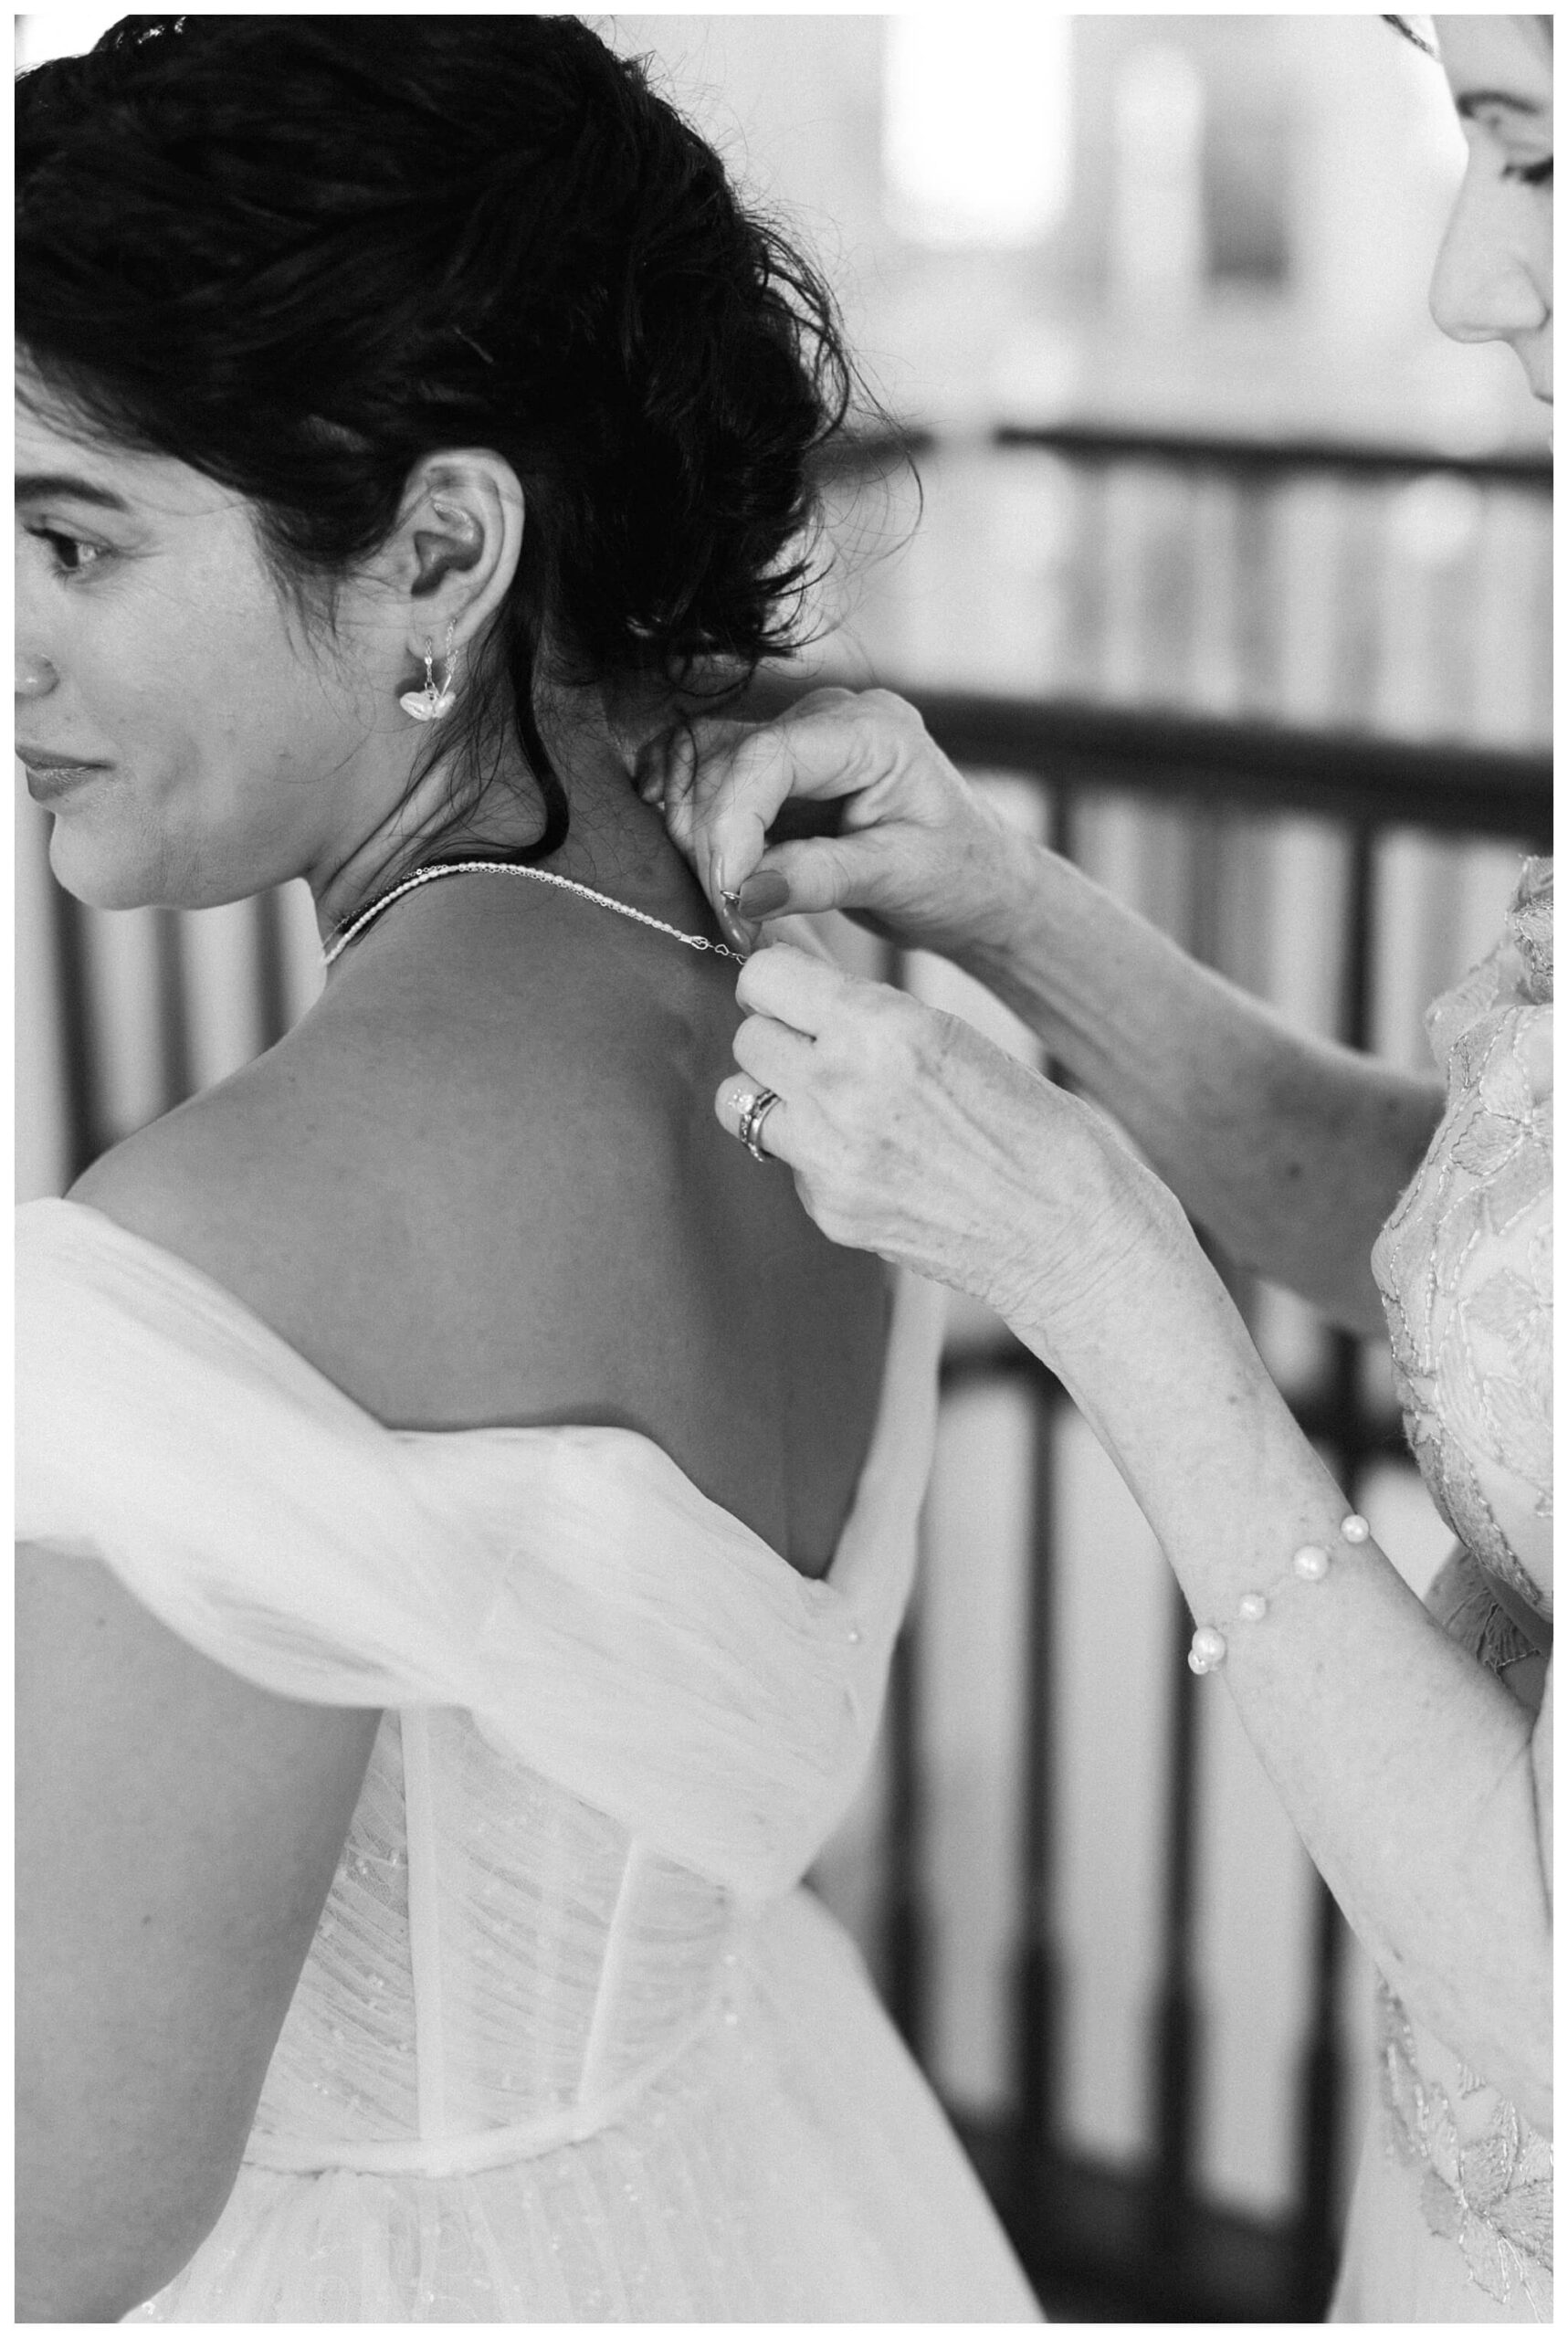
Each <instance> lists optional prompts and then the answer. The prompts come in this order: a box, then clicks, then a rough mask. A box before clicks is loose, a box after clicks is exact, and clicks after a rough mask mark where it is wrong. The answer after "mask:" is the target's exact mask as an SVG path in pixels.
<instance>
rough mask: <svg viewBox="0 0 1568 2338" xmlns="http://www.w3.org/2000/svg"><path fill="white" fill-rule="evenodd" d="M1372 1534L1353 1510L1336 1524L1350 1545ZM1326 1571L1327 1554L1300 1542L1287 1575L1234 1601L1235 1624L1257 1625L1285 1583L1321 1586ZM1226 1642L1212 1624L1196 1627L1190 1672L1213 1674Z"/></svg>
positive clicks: (1223, 1656)
mask: <svg viewBox="0 0 1568 2338" xmlns="http://www.w3.org/2000/svg"><path fill="white" fill-rule="evenodd" d="M1371 1533H1372V1529H1371V1527H1370V1526H1369V1525H1368V1524H1367V1522H1366V1521H1365V1519H1364V1518H1363V1517H1362V1516H1361V1515H1360V1513H1359V1512H1358V1511H1353V1510H1352V1512H1351V1514H1350V1516H1349V1517H1348V1518H1342V1519H1341V1521H1340V1534H1341V1538H1342V1540H1343V1541H1344V1542H1346V1543H1364V1542H1366V1541H1367V1539H1368V1537H1369V1536H1370V1535H1371ZM1328 1572H1329V1554H1328V1553H1327V1551H1325V1550H1324V1548H1323V1546H1322V1544H1321V1543H1302V1545H1301V1547H1300V1550H1299V1551H1298V1552H1297V1553H1296V1554H1295V1556H1294V1558H1293V1559H1292V1560H1291V1562H1290V1572H1289V1574H1282V1575H1281V1576H1280V1577H1279V1581H1278V1582H1276V1583H1271V1584H1270V1585H1269V1586H1268V1591H1267V1592H1263V1591H1244V1592H1243V1593H1242V1595H1241V1597H1240V1598H1239V1599H1238V1600H1237V1607H1236V1613H1237V1621H1238V1622H1240V1623H1243V1624H1260V1623H1261V1622H1262V1621H1263V1618H1264V1617H1265V1616H1267V1615H1268V1602H1269V1600H1270V1599H1272V1598H1273V1596H1274V1595H1275V1593H1276V1592H1278V1591H1279V1590H1280V1589H1281V1588H1282V1587H1283V1586H1284V1585H1286V1584H1288V1583H1289V1582H1291V1581H1295V1582H1297V1583H1321V1582H1322V1580H1323V1577H1324V1576H1325V1575H1326V1574H1328ZM1228 1647H1229V1643H1228V1641H1227V1640H1226V1636H1225V1634H1224V1633H1223V1632H1222V1631H1221V1630H1220V1629H1219V1628H1218V1627H1217V1626H1216V1625H1214V1624H1200V1625H1199V1626H1198V1627H1197V1630H1196V1631H1195V1632H1194V1634H1193V1644H1192V1646H1191V1648H1189V1649H1188V1650H1187V1662H1188V1664H1189V1665H1190V1666H1191V1668H1192V1669H1193V1670H1194V1672H1216V1671H1217V1670H1218V1669H1219V1668H1220V1666H1221V1665H1222V1664H1223V1663H1224V1662H1225V1659H1226V1653H1227V1650H1228Z"/></svg>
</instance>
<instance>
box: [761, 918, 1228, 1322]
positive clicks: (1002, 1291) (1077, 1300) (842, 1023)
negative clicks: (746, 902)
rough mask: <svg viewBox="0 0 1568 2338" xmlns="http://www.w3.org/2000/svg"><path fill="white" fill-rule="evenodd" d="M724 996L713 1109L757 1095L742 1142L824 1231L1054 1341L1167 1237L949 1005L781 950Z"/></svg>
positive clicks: (1112, 1170) (1133, 1174)
mask: <svg viewBox="0 0 1568 2338" xmlns="http://www.w3.org/2000/svg"><path fill="white" fill-rule="evenodd" d="M737 995H738V996H739V998H740V1001H741V1004H742V1006H745V1007H746V1008H747V1009H748V1010H749V1014H748V1019H747V1020H746V1021H745V1022H744V1023H742V1026H741V1027H740V1029H739V1031H738V1032H737V1033H736V1035H735V1058H736V1061H737V1062H738V1063H739V1064H740V1066H741V1074H740V1075H738V1076H737V1075H731V1077H730V1078H729V1079H726V1080H724V1081H723V1083H722V1084H721V1087H720V1089H719V1091H718V1095H717V1098H716V1100H715V1101H716V1110H717V1111H718V1115H719V1118H720V1120H721V1122H722V1124H723V1125H724V1127H725V1128H726V1129H728V1130H729V1131H730V1132H731V1134H732V1135H739V1134H740V1133H741V1122H742V1116H743V1113H744V1111H745V1106H746V1101H747V1100H748V1099H749V1098H751V1097H752V1096H754V1095H755V1094H756V1093H757V1092H758V1091H759V1090H763V1089H768V1090H773V1093H774V1094H775V1095H776V1096H777V1098H778V1100H779V1101H778V1102H777V1103H776V1104H773V1106H771V1107H770V1109H769V1111H768V1112H767V1114H766V1117H765V1120H764V1122H763V1128H762V1131H761V1135H760V1138H759V1142H760V1143H762V1144H763V1149H764V1150H765V1151H766V1152H767V1153H770V1154H773V1155H775V1156H776V1157H777V1158H778V1159H779V1160H781V1161H783V1162H784V1163H787V1164H788V1165H789V1167H790V1168H791V1169H792V1170H793V1171H794V1172H795V1185H796V1189H797V1191H798V1192H799V1194H800V1197H801V1200H802V1201H803V1203H804V1204H805V1208H806V1209H807V1211H808V1212H809V1213H810V1215H811V1216H812V1217H813V1218H815V1220H816V1223H817V1225H818V1226H820V1227H821V1228H822V1230H823V1232H824V1233H825V1234H826V1235H827V1236H828V1237H829V1238H830V1239H831V1240H833V1241H835V1242H841V1243H844V1244H847V1245H848V1246H849V1247H850V1248H856V1249H865V1250H874V1251H876V1252H878V1253H879V1256H881V1257H882V1258H884V1259H890V1260H892V1261H893V1262H895V1263H896V1264H898V1265H900V1266H907V1267H911V1268H913V1269H915V1270H916V1271H917V1272H918V1273H920V1274H922V1275H925V1276H928V1277H930V1278H931V1280H934V1281H938V1282H943V1283H947V1284H949V1285H951V1286H952V1288H953V1289H954V1290H963V1291H966V1292H968V1293H969V1294H970V1295H971V1296H972V1297H973V1298H975V1299H979V1300H982V1301H984V1302H985V1304H986V1305H988V1306H990V1307H993V1308H994V1309H996V1310H997V1311H998V1312H999V1313H1001V1314H1003V1315H1005V1316H1007V1317H1008V1318H1009V1319H1012V1320H1017V1319H1019V1318H1021V1317H1027V1318H1028V1319H1029V1320H1030V1321H1031V1322H1035V1323H1037V1324H1042V1325H1045V1326H1047V1327H1048V1336H1049V1339H1050V1343H1051V1346H1052V1348H1053V1349H1058V1348H1059V1349H1062V1350H1068V1351H1071V1350H1076V1349H1077V1348H1078V1347H1079V1344H1080V1342H1079V1337H1078V1334H1079V1330H1080V1329H1088V1328H1089V1325H1090V1324H1091V1323H1096V1324H1098V1322H1099V1319H1100V1316H1101V1314H1102V1312H1103V1310H1104V1307H1105V1305H1106V1302H1107V1301H1108V1300H1109V1299H1110V1295H1111V1292H1112V1290H1115V1291H1116V1292H1117V1293H1118V1294H1123V1295H1129V1296H1131V1295H1132V1294H1133V1293H1135V1290H1136V1287H1137V1284H1138V1281H1139V1280H1140V1278H1141V1276H1142V1273H1143V1271H1144V1270H1145V1269H1146V1266H1147V1264H1148V1262H1149V1260H1150V1259H1152V1257H1153V1256H1155V1255H1158V1253H1159V1252H1160V1250H1161V1249H1162V1248H1165V1247H1166V1246H1167V1244H1168V1242H1169V1239H1170V1237H1171V1235H1172V1233H1173V1230H1174V1229H1175V1228H1176V1227H1181V1228H1182V1229H1183V1231H1184V1230H1185V1221H1184V1219H1183V1218H1182V1216H1181V1213H1180V1210H1179V1209H1178V1207H1177V1206H1176V1204H1175V1203H1174V1201H1173V1198H1172V1196H1171V1195H1170V1194H1169V1193H1168V1192H1167V1191H1166V1189H1165V1188H1164V1186H1163V1185H1161V1184H1160V1182H1159V1180H1158V1179H1157V1178H1156V1177H1154V1176H1153V1175H1152V1173H1151V1172H1150V1171H1148V1170H1147V1169H1145V1168H1144V1167H1143V1166H1142V1164H1140V1163H1139V1162H1137V1161H1136V1160H1134V1159H1133V1158H1132V1156H1131V1154H1130V1153H1128V1151H1127V1150H1126V1148H1125V1146H1124V1145H1123V1144H1122V1143H1121V1141H1120V1139H1119V1138H1117V1137H1116V1136H1115V1135H1114V1134H1113V1132H1111V1131H1110V1128H1109V1127H1108V1126H1107V1125H1106V1123H1105V1122H1103V1121H1101V1120H1100V1116H1099V1115H1098V1114H1097V1113H1095V1112H1094V1111H1091V1110H1090V1109H1089V1107H1087V1106H1086V1105H1084V1104H1082V1103H1080V1102H1079V1101H1078V1100H1077V1099H1076V1098H1074V1097H1071V1096H1068V1095H1066V1094H1065V1093H1064V1092H1063V1091H1062V1090H1060V1089H1058V1088H1055V1087H1053V1086H1052V1085H1051V1084H1050V1082H1049V1081H1047V1080H1046V1079H1042V1078H1041V1077H1040V1076H1039V1074H1038V1073H1037V1072H1034V1071H1031V1070H1029V1069H1027V1068H1026V1066H1024V1065H1022V1064H1019V1063H1016V1062H1015V1061H1014V1059H1013V1058H1011V1057H1010V1056H1006V1055H1005V1054H1003V1053H1002V1051H1001V1050H1000V1049H999V1048H994V1047H993V1046H992V1045H991V1043H990V1042H989V1041H988V1040H986V1039H984V1038H982V1037H981V1036H980V1034H979V1033H978V1032H977V1031H975V1030H973V1029H972V1027H970V1026H969V1025H968V1024H967V1023H964V1022H962V1021H960V1020H959V1018H958V1017H957V1016H952V1015H942V1014H938V1013H936V1012H934V1011H933V1010H932V1009H931V1008H930V1007H927V1006H921V1004H920V1003H919V1002H918V1001H916V1000H914V999H912V998H909V997H906V996H905V995H902V994H901V993H900V992H898V991H894V990H889V989H888V988H886V987H885V986H884V985H881V984H879V983H868V982H862V981H860V980H858V979H857V978H855V977H853V976H851V975H848V974H844V973H842V972H841V971H840V970H839V969H838V968H837V967H836V966H833V965H831V964H826V963H825V962H824V961H823V960H821V959H819V958H816V957H811V956H808V955H807V954H806V953H805V952H804V951H800V950H795V949H792V948H790V947H789V946H788V944H786V943H775V944H774V945H773V946H772V947H771V948H769V949H766V950H763V951H761V952H759V953H757V955H756V956H755V957H753V958H752V959H751V960H750V962H749V963H748V964H747V965H746V967H745V969H744V971H743V973H742V976H741V980H740V985H739V988H738V993H737ZM1053 1360H1058V1359H1057V1358H1056V1357H1053Z"/></svg>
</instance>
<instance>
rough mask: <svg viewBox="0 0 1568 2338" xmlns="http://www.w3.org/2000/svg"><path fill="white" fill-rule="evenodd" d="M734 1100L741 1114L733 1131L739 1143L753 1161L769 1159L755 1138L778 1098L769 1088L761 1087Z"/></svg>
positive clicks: (757, 1136)
mask: <svg viewBox="0 0 1568 2338" xmlns="http://www.w3.org/2000/svg"><path fill="white" fill-rule="evenodd" d="M735 1101H736V1103H737V1105H738V1107H739V1110H740V1114H741V1125H740V1127H739V1128H738V1129H737V1131H736V1134H737V1135H738V1136H739V1138H740V1140H741V1143H742V1144H743V1145H744V1146H745V1148H746V1151H747V1152H748V1153H750V1154H751V1156H752V1160H753V1161H766V1160H768V1159H770V1158H771V1155H769V1154H768V1153H764V1152H763V1148H762V1146H761V1145H760V1144H759V1143H758V1142H757V1140H758V1138H759V1137H760V1136H761V1134H762V1132H763V1122H764V1121H765V1120H766V1119H767V1116H768V1114H769V1113H770V1112H771V1111H773V1106H774V1105H775V1104H776V1103H777V1102H778V1101H779V1100H778V1098H777V1097H776V1096H775V1095H774V1093H773V1090H772V1089H771V1088H761V1089H759V1090H757V1091H756V1093H755V1094H754V1095H752V1096H740V1097H737V1098H736V1100H735Z"/></svg>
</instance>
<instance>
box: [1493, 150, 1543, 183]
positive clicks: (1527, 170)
mask: <svg viewBox="0 0 1568 2338" xmlns="http://www.w3.org/2000/svg"><path fill="white" fill-rule="evenodd" d="M1503 176H1504V178H1505V179H1515V180H1517V181H1518V183H1519V184H1520V185H1521V186H1550V185H1551V184H1552V157H1551V155H1550V154H1548V155H1547V157H1546V159H1545V161H1544V162H1543V163H1509V164H1508V165H1507V167H1506V169H1505V170H1504V172H1503Z"/></svg>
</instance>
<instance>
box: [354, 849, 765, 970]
mask: <svg viewBox="0 0 1568 2338" xmlns="http://www.w3.org/2000/svg"><path fill="white" fill-rule="evenodd" d="M476 869H483V870H485V871H487V872H488V873H489V875H490V876H492V877H526V878H528V879H531V882H532V883H534V884H535V885H555V886H558V887H559V888H560V890H562V892H563V893H581V895H582V896H583V899H584V900H585V901H597V902H598V904H599V906H600V908H601V909H606V910H614V911H615V912H616V916H617V917H629V918H633V919H635V920H636V922H637V924H638V925H651V926H652V927H653V929H654V931H655V932H656V933H668V935H669V936H670V937H671V939H672V940H673V941H676V942H683V943H685V944H686V947H687V948H688V949H689V950H711V951H712V953H713V954H714V956H715V957H716V958H733V959H734V961H735V964H737V965H743V964H745V961H744V959H743V958H742V955H741V953H740V952H739V951H738V950H731V949H729V948H727V947H726V945H725V944H724V943H722V942H710V941H709V939H708V936H707V935H706V934H705V933H683V932H681V930H680V928H679V926H678V925H667V924H666V923H665V922H664V920H663V918H661V917H649V915H648V913H647V911H646V910H634V909H633V908H632V906H631V904H630V902H629V901H617V900H615V899H614V898H613V897H612V896H611V895H610V894H608V893H596V892H595V890H594V888H593V887H592V885H579V884H578V882H577V880H576V879H575V878H574V877H557V876H556V875H555V874H554V872H553V871H552V870H551V869H525V868H523V867H522V866H521V863H519V862H517V861H515V860H447V861H443V862H442V864H441V866H440V867H439V868H438V869H416V870H415V872H414V874H413V876H412V877H405V878H404V879H403V881H402V883H401V884H398V885H394V886H392V887H390V888H389V889H388V890H387V891H386V892H384V893H383V894H382V895H381V896H380V898H379V899H378V900H374V901H372V902H371V903H370V906H369V907H368V908H367V909H363V910H361V911H359V913H358V915H357V916H356V917H353V918H350V919H349V920H348V921H347V922H345V923H343V924H342V925H338V926H335V927H334V928H333V930H332V936H331V941H330V942H328V943H325V944H324V945H323V948H322V953H321V954H322V956H323V958H324V959H325V961H326V963H327V964H328V965H329V966H330V965H331V963H332V961H333V959H334V958H340V957H342V953H343V952H344V951H345V950H346V949H347V948H348V946H349V943H351V942H353V940H354V939H355V937H356V936H357V935H359V934H361V933H363V932H364V929H365V927H366V926H367V925H369V924H370V923H371V922H372V920H373V919H374V918H378V917H379V916H380V915H381V913H382V911H383V910H389V909H390V908H391V907H392V904H393V902H394V901H396V900H402V898H403V896H404V894H405V893H412V892H414V891H415V890H416V889H417V888H418V887H419V886H421V885H434V884H435V882H436V881H437V878H441V877H466V876H468V875H469V874H470V872H472V871H473V870H476Z"/></svg>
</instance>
